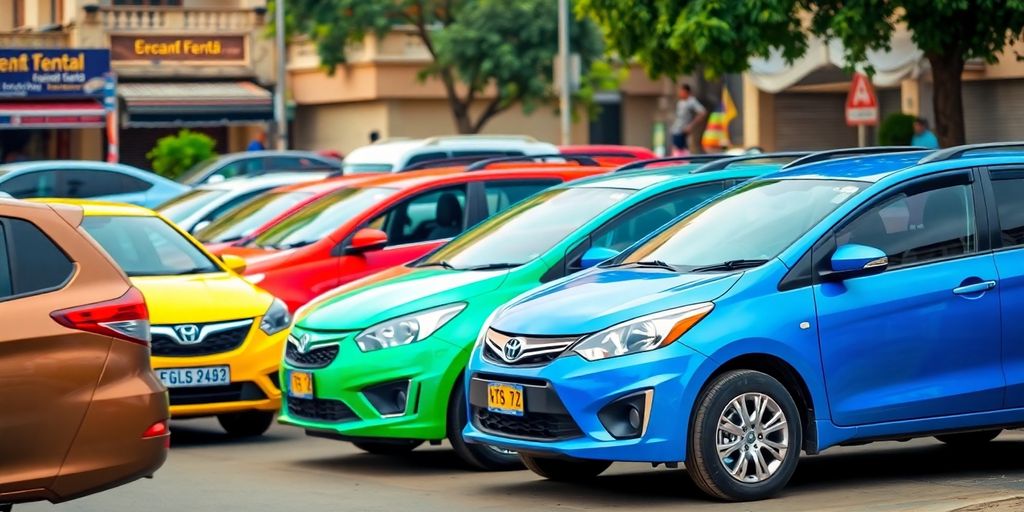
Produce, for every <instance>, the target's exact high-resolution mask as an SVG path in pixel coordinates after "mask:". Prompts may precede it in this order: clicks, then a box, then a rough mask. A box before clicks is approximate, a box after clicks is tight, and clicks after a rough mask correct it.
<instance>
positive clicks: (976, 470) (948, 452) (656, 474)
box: [479, 441, 1024, 508]
mask: <svg viewBox="0 0 1024 512" xmlns="http://www.w3.org/2000/svg"><path fill="white" fill-rule="evenodd" d="M851 450H852V449H848V448H838V449H835V450H834V451H830V452H828V454H826V455H818V456H810V457H809V456H805V457H803V458H802V459H801V461H800V465H799V466H798V467H797V471H796V474H795V475H794V477H793V479H792V480H791V481H790V484H789V486H788V487H787V488H786V490H785V491H784V494H785V495H790V496H792V495H793V494H797V493H800V492H807V491H810V490H828V489H830V488H836V489H838V488H844V487H845V488H849V486H859V487H866V486H871V485H874V484H891V483H892V482H893V481H899V480H915V481H946V482H954V481H955V482H957V483H959V484H962V485H968V486H978V487H991V488H999V489H1011V490H1021V489H1024V466H1022V465H1021V464H1020V461H1021V460H1022V458H1024V443H1021V442H1013V441H1002V442H1000V441H995V442H993V443H990V444H989V445H986V446H983V447H981V448H979V449H976V450H974V451H970V450H956V449H952V448H950V447H947V446H944V445H940V444H937V443H934V444H932V443H929V444H926V445H918V446H906V445H904V446H902V447H901V445H899V444H893V443H887V444H886V445H883V447H882V448H872V449H870V450H865V449H863V448H861V449H858V451H851ZM612 469H613V472H612V473H610V474H606V475H603V476H601V477H598V478H596V479H594V480H593V481H590V482H584V483H563V482H551V481H546V480H541V479H539V477H537V479H535V480H530V481H526V482H523V481H521V480H520V479H516V480H517V481H516V482H513V483H508V484H490V485H482V486H481V487H480V489H479V490H480V492H481V493H494V494H500V495H509V496H530V497H533V498H542V499H544V500H551V502H552V503H555V502H559V503H567V502H571V503H573V504H574V505H576V506H580V507H586V506H595V507H597V506H604V507H607V506H615V505H621V506H631V507H637V508H642V505H657V504H663V503H666V502H673V503H678V504H683V503H685V502H686V501H695V502H700V503H707V501H708V499H707V498H706V497H705V496H704V495H703V494H701V492H700V491H699V490H698V489H697V487H696V486H695V485H694V484H693V483H692V482H691V481H690V479H689V478H688V476H687V475H686V474H685V471H684V470H664V469H660V470H659V469H652V470H651V471H639V472H630V473H614V469H615V466H613V468H612Z"/></svg>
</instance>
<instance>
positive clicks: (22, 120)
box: [0, 100, 106, 130]
mask: <svg viewBox="0 0 1024 512" xmlns="http://www.w3.org/2000/svg"><path fill="white" fill-rule="evenodd" d="M105 116H106V112H105V111H104V110H103V105H102V104H100V102H98V101H95V100H81V101H10V102H0V130H12V129H15V130H17V129H20V130H24V129H40V130H45V129H50V128H97V127H102V126H104V125H105V124H106V117H105Z"/></svg>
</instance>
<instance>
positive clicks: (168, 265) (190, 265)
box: [82, 216, 221, 276]
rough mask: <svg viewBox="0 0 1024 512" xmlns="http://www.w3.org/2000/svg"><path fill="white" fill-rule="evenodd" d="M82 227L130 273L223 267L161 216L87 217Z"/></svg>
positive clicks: (157, 273) (156, 273)
mask: <svg viewBox="0 0 1024 512" xmlns="http://www.w3.org/2000/svg"><path fill="white" fill-rule="evenodd" d="M82 227H83V228H85V230H86V231H87V232H88V233H89V235H90V236H92V237H93V239H95V240H96V242H98V243H99V244H100V245H101V246H102V247H103V249H105V250H106V251H107V252H108V253H109V254H110V256H111V257H112V258H114V261H116V262H117V264H118V265H120V266H121V268H122V269H124V271H125V273H126V274H128V275H129V276H168V275H185V274H203V273H210V272H220V271H221V270H220V268H219V267H217V265H215V264H214V263H213V261H211V260H210V258H208V257H207V256H206V255H205V254H203V252H202V251H200V250H199V248H197V247H196V246H195V245H192V242H190V241H189V240H188V239H186V238H185V237H184V236H182V235H181V233H178V232H177V231H176V230H175V229H174V228H172V227H171V226H169V225H167V223H166V222H164V221H163V220H161V219H159V218H157V217H113V216H111V217H107V216H97V217H86V218H85V219H84V220H83V221H82Z"/></svg>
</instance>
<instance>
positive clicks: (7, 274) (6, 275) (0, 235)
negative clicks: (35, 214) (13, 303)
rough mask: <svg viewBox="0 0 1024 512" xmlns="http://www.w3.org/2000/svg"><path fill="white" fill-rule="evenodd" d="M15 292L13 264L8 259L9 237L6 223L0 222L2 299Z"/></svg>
mask: <svg viewBox="0 0 1024 512" xmlns="http://www.w3.org/2000/svg"><path fill="white" fill-rule="evenodd" d="M13 294H14V290H13V289H12V288H11V265H10V263H9V262H8V261H7V237H6V235H4V225H3V223H0V300H3V299H4V298H6V297H10V296H11V295H13Z"/></svg>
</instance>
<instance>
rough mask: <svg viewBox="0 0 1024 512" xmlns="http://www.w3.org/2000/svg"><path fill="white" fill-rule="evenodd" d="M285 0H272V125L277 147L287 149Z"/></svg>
mask: <svg viewBox="0 0 1024 512" xmlns="http://www.w3.org/2000/svg"><path fill="white" fill-rule="evenodd" d="M285 1H286V0H275V1H274V24H275V25H274V34H275V43H276V44H277V86H275V87H274V126H275V127H276V128H277V133H276V137H275V138H276V141H277V149H288V113H287V111H286V110H285V94H284V92H285V83H286V82H287V80H288V73H287V70H286V69H285V64H286V63H287V61H288V55H287V51H288V46H287V44H285V40H286V36H285V33H284V4H285Z"/></svg>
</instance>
